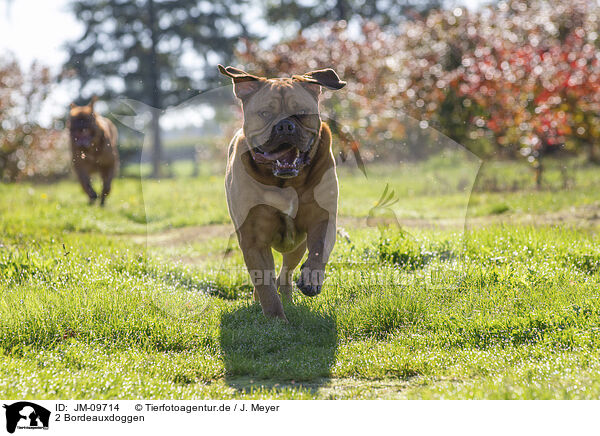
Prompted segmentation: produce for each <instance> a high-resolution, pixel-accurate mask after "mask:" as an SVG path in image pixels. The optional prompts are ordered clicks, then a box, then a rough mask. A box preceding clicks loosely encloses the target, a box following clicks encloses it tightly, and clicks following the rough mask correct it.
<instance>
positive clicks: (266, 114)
mask: <svg viewBox="0 0 600 436" xmlns="http://www.w3.org/2000/svg"><path fill="white" fill-rule="evenodd" d="M258 115H260V116H261V118H265V119H267V118H271V112H269V111H261V112H259V113H258Z"/></svg>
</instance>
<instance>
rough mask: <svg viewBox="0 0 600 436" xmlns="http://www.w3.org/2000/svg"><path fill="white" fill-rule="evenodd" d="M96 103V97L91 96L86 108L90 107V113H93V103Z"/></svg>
mask: <svg viewBox="0 0 600 436" xmlns="http://www.w3.org/2000/svg"><path fill="white" fill-rule="evenodd" d="M97 101H98V97H97V96H96V95H92V99H91V100H90V102H89V103H88V106H89V107H90V109H91V110H92V112H94V103H96V102H97Z"/></svg>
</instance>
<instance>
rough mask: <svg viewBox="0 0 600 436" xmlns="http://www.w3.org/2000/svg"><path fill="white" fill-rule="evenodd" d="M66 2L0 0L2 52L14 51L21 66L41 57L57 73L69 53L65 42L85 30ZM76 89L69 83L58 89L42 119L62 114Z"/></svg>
mask: <svg viewBox="0 0 600 436" xmlns="http://www.w3.org/2000/svg"><path fill="white" fill-rule="evenodd" d="M67 4H68V1H67V0H12V1H10V2H9V1H6V0H0V54H2V53H5V52H6V51H10V52H12V53H13V55H14V56H15V57H16V58H17V60H18V61H19V63H20V64H21V67H22V68H28V67H29V65H31V63H32V62H33V61H34V60H39V61H40V62H42V63H43V64H45V65H48V66H50V67H51V68H52V70H53V72H55V73H57V72H58V71H59V70H60V66H61V65H62V63H63V62H64V61H65V60H66V57H67V54H66V52H65V50H63V47H62V46H63V44H64V43H65V41H67V40H70V39H74V38H77V37H78V36H79V35H81V33H82V32H83V27H82V26H81V24H79V22H77V20H75V18H74V16H73V14H72V13H70V12H69V11H68V9H67ZM76 91H77V90H76V89H70V88H68V87H66V86H61V87H60V89H56V90H55V92H53V93H52V95H51V97H50V99H49V100H48V101H47V104H46V107H44V110H43V113H42V120H41V121H42V122H48V121H49V120H50V119H52V117H53V116H60V115H63V114H64V111H65V110H66V107H67V106H68V105H69V103H70V102H71V101H72V99H73V97H74V96H75V95H76Z"/></svg>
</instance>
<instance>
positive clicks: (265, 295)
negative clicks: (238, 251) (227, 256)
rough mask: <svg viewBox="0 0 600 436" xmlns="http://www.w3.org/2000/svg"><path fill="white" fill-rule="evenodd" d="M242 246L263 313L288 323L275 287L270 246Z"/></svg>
mask: <svg viewBox="0 0 600 436" xmlns="http://www.w3.org/2000/svg"><path fill="white" fill-rule="evenodd" d="M242 241H243V238H242ZM240 246H241V248H242V252H243V253H244V261H245V262H246V267H247V268H248V272H249V273H250V278H251V279H252V284H253V285H254V292H255V295H256V294H258V299H259V301H260V305H261V307H262V311H263V313H264V314H265V315H266V316H269V317H272V318H280V319H283V320H286V321H287V318H286V317H285V313H284V312H283V305H282V304H281V300H280V299H279V296H278V295H277V289H276V287H275V262H274V261H273V253H272V251H271V248H270V247H269V246H261V247H256V246H247V245H246V246H245V244H244V243H243V242H241V243H240Z"/></svg>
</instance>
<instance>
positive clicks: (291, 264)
mask: <svg viewBox="0 0 600 436" xmlns="http://www.w3.org/2000/svg"><path fill="white" fill-rule="evenodd" d="M305 252H306V239H305V240H304V241H302V243H300V245H298V247H296V248H295V249H294V250H292V251H290V252H288V253H283V256H282V257H283V262H282V264H281V271H280V272H279V277H277V289H279V293H280V294H281V297H282V298H283V300H284V301H286V302H291V301H292V275H293V274H294V269H296V267H297V266H298V264H299V263H300V261H301V260H302V256H304V253H305Z"/></svg>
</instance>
